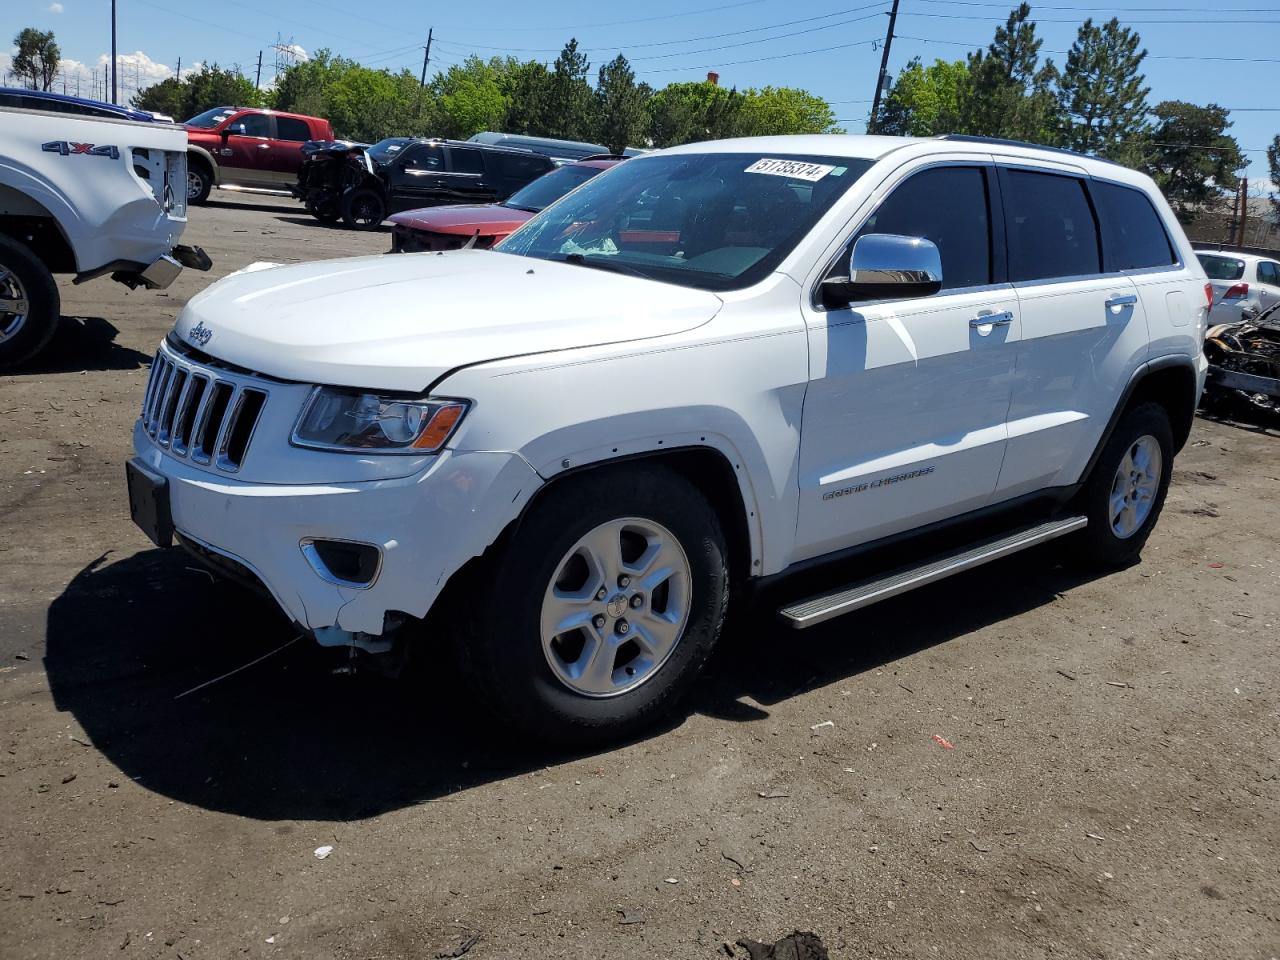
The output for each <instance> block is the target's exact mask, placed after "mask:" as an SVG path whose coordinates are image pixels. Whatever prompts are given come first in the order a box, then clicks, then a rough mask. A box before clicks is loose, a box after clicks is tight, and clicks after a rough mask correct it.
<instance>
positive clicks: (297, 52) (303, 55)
mask: <svg viewBox="0 0 1280 960" xmlns="http://www.w3.org/2000/svg"><path fill="white" fill-rule="evenodd" d="M282 52H284V53H289V54H293V56H295V57H296V58H297V59H299V60H310V59H311V57H310V55H309V54H308V53H307V51H306V50H305V49H304V48H303V46H302V44H300V43H287V44H285V45H284V47H283V48H282Z"/></svg>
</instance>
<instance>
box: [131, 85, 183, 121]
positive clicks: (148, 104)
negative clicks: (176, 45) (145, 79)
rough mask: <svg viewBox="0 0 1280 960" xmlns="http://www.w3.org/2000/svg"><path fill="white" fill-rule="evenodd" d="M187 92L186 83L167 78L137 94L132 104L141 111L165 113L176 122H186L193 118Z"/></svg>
mask: <svg viewBox="0 0 1280 960" xmlns="http://www.w3.org/2000/svg"><path fill="white" fill-rule="evenodd" d="M187 90H188V86H187V84H186V82H184V81H182V80H179V79H178V78H177V77H167V78H166V79H164V80H161V81H160V82H159V83H153V84H152V85H151V86H149V87H146V88H145V89H143V90H140V91H138V92H137V93H135V94H134V95H133V99H132V100H131V101H130V102H131V103H132V104H133V106H134V107H136V108H137V109H139V110H150V111H151V112H152V113H164V114H168V115H169V116H171V117H173V118H174V119H176V120H185V119H187V118H188V117H190V116H192V114H190V113H188V112H187Z"/></svg>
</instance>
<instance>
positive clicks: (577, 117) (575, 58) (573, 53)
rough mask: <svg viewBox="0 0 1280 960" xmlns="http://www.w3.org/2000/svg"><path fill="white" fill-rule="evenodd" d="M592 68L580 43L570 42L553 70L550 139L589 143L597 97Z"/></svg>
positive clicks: (547, 118) (572, 40)
mask: <svg viewBox="0 0 1280 960" xmlns="http://www.w3.org/2000/svg"><path fill="white" fill-rule="evenodd" d="M590 69H591V63H590V62H589V61H588V60H587V55H586V54H585V53H580V52H579V51H578V41H577V40H576V39H570V40H569V42H568V43H566V44H565V45H564V49H563V50H561V51H560V56H558V57H556V62H555V66H554V67H553V68H552V70H551V82H550V86H549V88H548V94H549V98H548V99H549V103H548V112H547V117H546V121H547V131H546V136H548V137H557V138H559V139H562V140H585V139H586V138H587V137H589V136H591V134H592V129H591V128H592V106H593V102H592V101H593V97H592V93H591V84H590V83H588V82H587V71H588V70H590Z"/></svg>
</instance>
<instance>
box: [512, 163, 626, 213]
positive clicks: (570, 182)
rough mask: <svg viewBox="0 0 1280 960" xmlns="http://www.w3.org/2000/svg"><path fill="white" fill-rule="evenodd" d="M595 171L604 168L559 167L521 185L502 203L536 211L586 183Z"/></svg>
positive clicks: (532, 211)
mask: <svg viewBox="0 0 1280 960" xmlns="http://www.w3.org/2000/svg"><path fill="white" fill-rule="evenodd" d="M597 173H604V170H602V169H601V168H600V167H560V168H559V169H557V170H552V171H551V172H550V173H548V174H547V175H546V176H542V177H539V178H538V179H537V180H535V181H533V183H530V184H526V185H525V186H523V187H521V188H520V189H519V190H517V191H516V192H515V193H513V194H512V195H511V196H510V197H509V198H508V199H507V200H506V201H505V202H504V203H503V204H502V205H503V206H504V207H514V208H515V209H517V210H527V211H529V213H537V212H539V211H540V210H542V208H543V207H549V206H551V204H553V203H555V202H556V201H557V200H559V199H560V198H561V197H563V196H564V195H565V194H566V193H568V192H569V191H570V190H572V189H573V188H574V187H578V186H581V185H582V184H584V183H586V182H587V181H588V180H590V179H591V178H592V177H594V176H595V175H596V174H597Z"/></svg>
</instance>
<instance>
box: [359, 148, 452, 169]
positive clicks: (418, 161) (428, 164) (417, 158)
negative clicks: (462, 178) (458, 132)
mask: <svg viewBox="0 0 1280 960" xmlns="http://www.w3.org/2000/svg"><path fill="white" fill-rule="evenodd" d="M370 152H372V151H370ZM400 164H401V165H402V166H404V167H408V168H410V169H414V170H443V169H444V153H443V151H441V149H440V148H439V147H436V146H432V145H430V144H426V143H423V144H419V145H417V146H416V147H408V148H406V149H405V151H404V153H402V154H400Z"/></svg>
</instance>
